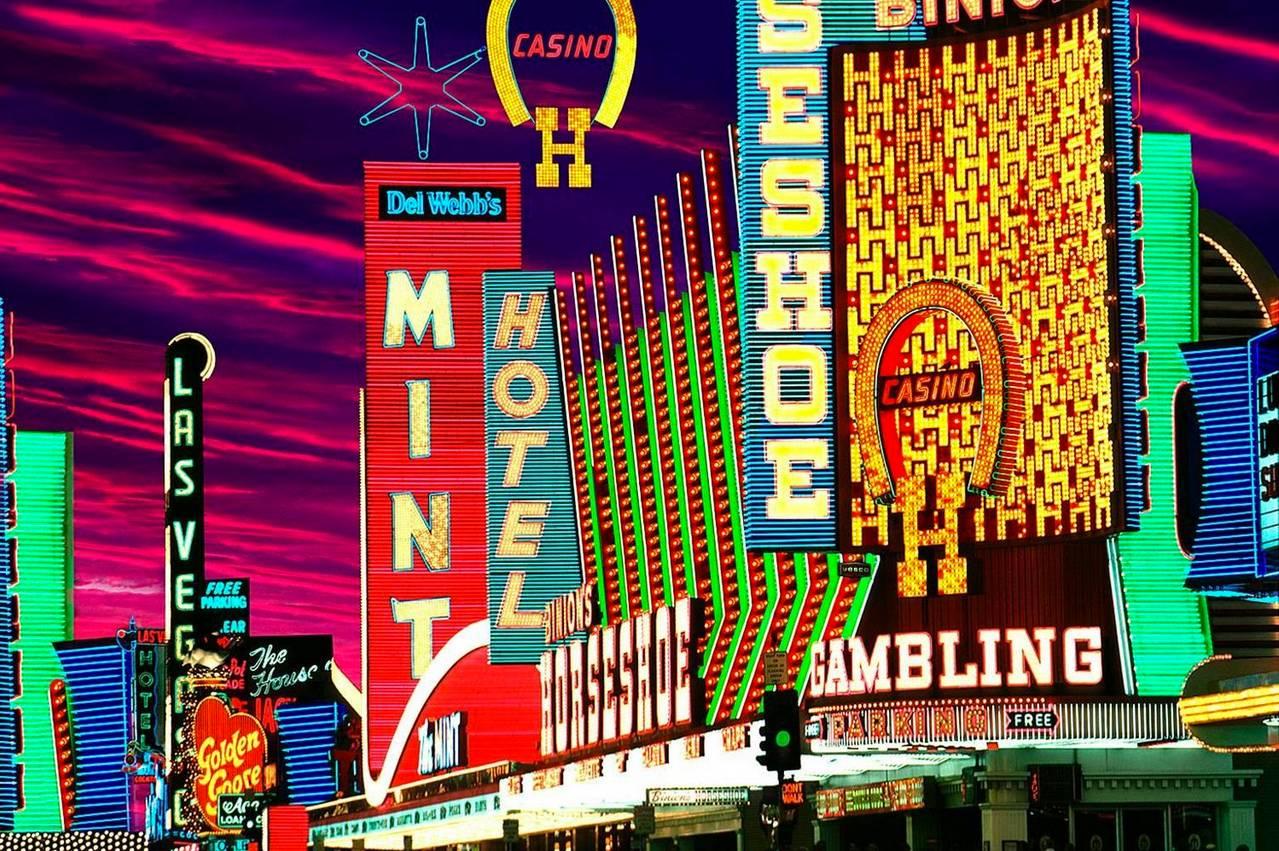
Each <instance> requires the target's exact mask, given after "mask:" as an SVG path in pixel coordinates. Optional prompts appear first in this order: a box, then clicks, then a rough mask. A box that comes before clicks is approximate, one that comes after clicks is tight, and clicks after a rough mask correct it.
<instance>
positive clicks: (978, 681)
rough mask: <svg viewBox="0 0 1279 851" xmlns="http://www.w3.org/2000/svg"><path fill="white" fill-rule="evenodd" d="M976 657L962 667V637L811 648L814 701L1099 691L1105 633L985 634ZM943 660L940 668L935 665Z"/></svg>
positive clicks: (837, 641)
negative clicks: (1059, 686)
mask: <svg viewBox="0 0 1279 851" xmlns="http://www.w3.org/2000/svg"><path fill="white" fill-rule="evenodd" d="M976 644H977V647H978V648H979V650H978V656H977V658H976V659H975V660H973V661H961V660H962V658H963V657H961V654H960V633H959V632H958V630H943V631H941V632H938V633H937V634H936V635H933V634H931V633H927V632H911V633H898V634H895V635H878V636H876V637H875V640H874V642H873V643H871V644H870V646H869V647H867V642H866V641H865V640H863V639H862V637H861V636H854V637H853V638H851V639H849V640H847V641H845V640H844V639H842V638H834V639H829V640H827V641H824V642H819V643H817V644H815V645H813V650H812V658H813V664H812V667H811V668H810V673H809V681H808V693H809V696H810V697H814V698H819V697H836V696H844V695H854V694H888V693H895V692H911V691H929V690H932V689H934V688H936V689H941V690H943V691H945V690H958V689H964V690H973V689H1000V690H1003V689H1005V688H1038V687H1041V686H1045V687H1046V686H1052V685H1054V684H1056V683H1057V682H1059V681H1060V682H1062V683H1065V684H1067V685H1072V686H1095V685H1098V684H1100V683H1101V682H1102V680H1103V679H1104V676H1105V667H1104V664H1103V655H1102V630H1101V627H1097V626H1094V627H1071V628H1068V629H1065V630H1062V631H1061V632H1060V634H1059V633H1058V630H1057V629H1056V628H1055V627H1037V628H1035V629H1012V628H1008V629H1002V630H1001V629H982V630H978V631H977V636H976ZM938 660H940V664H939V662H938Z"/></svg>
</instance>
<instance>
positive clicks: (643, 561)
mask: <svg viewBox="0 0 1279 851" xmlns="http://www.w3.org/2000/svg"><path fill="white" fill-rule="evenodd" d="M623 309H625V305H623ZM613 359H614V360H615V361H616V362H617V372H618V375H619V377H620V381H619V382H618V384H619V388H618V389H619V390H620V392H619V393H618V394H617V398H618V399H620V400H621V402H622V446H623V447H624V448H625V450H626V482H627V486H628V487H629V488H630V489H631V523H632V526H631V528H632V529H634V532H635V576H636V581H638V582H639V592H640V608H641V609H642V610H643V611H646V612H651V611H653V589H652V588H650V587H649V579H648V546H647V541H648V536H647V532H646V531H645V529H644V497H643V496H642V495H641V494H640V488H639V464H638V460H637V459H638V455H637V452H636V446H635V426H634V422H635V421H634V419H633V418H632V413H631V376H630V372H629V371H628V370H627V369H626V354H625V352H624V351H623V347H622V346H618V347H617V348H616V349H614V350H613Z"/></svg>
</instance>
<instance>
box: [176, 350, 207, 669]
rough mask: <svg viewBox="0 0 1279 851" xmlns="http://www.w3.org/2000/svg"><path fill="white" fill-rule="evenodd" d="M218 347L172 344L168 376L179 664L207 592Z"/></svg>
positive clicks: (188, 647)
mask: <svg viewBox="0 0 1279 851" xmlns="http://www.w3.org/2000/svg"><path fill="white" fill-rule="evenodd" d="M214 362H215V356H214V353H213V346H212V345H211V344H210V343H209V341H208V340H207V339H205V338H204V337H202V336H200V335H199V334H181V335H179V336H177V337H174V338H173V339H172V340H171V341H169V347H168V349H167V351H166V352H165V374H164V414H165V421H164V457H165V466H164V490H165V496H164V505H165V517H164V526H165V549H164V553H165V565H166V570H167V572H168V588H169V620H168V623H167V625H166V631H167V632H168V634H169V635H170V636H172V639H173V640H172V642H171V645H170V648H171V654H172V655H173V656H174V659H175V661H177V660H182V659H185V657H186V656H187V654H188V653H189V652H190V651H191V649H192V647H193V645H194V642H195V637H196V630H197V628H198V627H199V626H200V622H199V600H198V595H199V593H200V592H201V591H202V590H203V587H204V382H205V381H207V380H208V379H209V378H210V377H211V376H212V375H213V367H214Z"/></svg>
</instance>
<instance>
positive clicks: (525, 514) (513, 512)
mask: <svg viewBox="0 0 1279 851" xmlns="http://www.w3.org/2000/svg"><path fill="white" fill-rule="evenodd" d="M550 513H551V504H550V503H549V502H545V501H536V502H522V501H520V500H513V501H512V502H511V504H510V505H508V506H506V519H505V520H503V521H502V537H500V538H498V541H497V555H498V557H499V558H532V557H533V556H535V555H537V548H538V543H539V539H540V538H541V537H542V527H543V525H544V524H543V521H545V520H546V517H547V515H548V514H550ZM530 537H531V538H532V539H533V540H531V541H530V540H522V539H527V538H530Z"/></svg>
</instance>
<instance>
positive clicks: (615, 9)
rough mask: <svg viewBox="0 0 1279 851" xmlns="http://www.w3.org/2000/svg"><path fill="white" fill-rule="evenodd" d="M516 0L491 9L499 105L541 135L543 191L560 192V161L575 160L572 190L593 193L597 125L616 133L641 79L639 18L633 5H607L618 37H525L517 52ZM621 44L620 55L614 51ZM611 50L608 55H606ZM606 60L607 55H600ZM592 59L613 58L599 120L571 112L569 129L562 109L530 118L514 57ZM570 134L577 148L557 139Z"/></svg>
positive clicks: (491, 56)
mask: <svg viewBox="0 0 1279 851" xmlns="http://www.w3.org/2000/svg"><path fill="white" fill-rule="evenodd" d="M515 2H516V0H492V3H491V4H490V5H489V12H488V23H487V26H486V30H487V34H488V60H489V70H490V71H492V73H493V85H494V86H495V87H496V88H497V96H498V100H500V101H501V103H502V109H503V110H504V111H505V112H506V117H507V118H508V119H509V120H510V122H511V126H512V127H519V126H520V125H521V124H525V123H527V122H529V121H533V125H534V127H535V128H536V129H537V132H538V133H539V134H540V135H541V151H542V159H541V161H540V162H538V164H537V168H536V172H535V175H536V181H537V186H538V188H549V189H554V188H556V187H558V186H559V185H560V164H559V163H558V162H557V161H556V159H555V158H556V157H570V158H571V159H572V162H571V163H570V164H569V167H568V186H569V188H570V189H589V188H590V186H591V166H590V164H589V163H587V161H586V134H587V133H588V132H590V129H591V125H592V124H593V123H598V124H602V125H604V126H605V127H612V126H614V125H615V124H617V119H618V118H619V117H620V116H621V113H622V106H623V105H624V104H625V103H626V95H627V94H628V93H629V92H630V88H631V77H632V76H633V75H634V73H635V48H636V27H635V12H634V10H633V9H632V8H631V2H630V0H605V2H606V3H607V4H608V8H609V11H610V12H612V13H613V25H614V29H615V31H616V36H612V35H601V36H598V37H595V38H593V39H592V38H591V37H589V36H581V35H577V36H574V35H566V34H564V33H556V34H553V35H551V36H549V37H548V38H547V39H545V41H543V39H542V37H541V36H540V35H533V36H530V35H529V34H528V33H519V34H518V35H517V36H516V38H515V44H514V47H513V48H512V47H510V46H508V38H509V34H510V27H511V12H512V11H513V10H514V8H515ZM614 43H616V50H614ZM606 47H607V50H606V49H605V48H606ZM600 54H603V55H600ZM584 55H589V56H592V57H594V58H601V59H602V58H605V57H607V56H609V55H612V57H613V69H612V72H611V73H610V74H609V78H608V85H607V86H606V87H605V89H604V96H603V98H602V99H601V101H600V105H599V109H597V110H596V111H595V113H594V115H592V114H591V110H590V109H588V108H586V107H578V106H573V107H569V108H568V110H567V112H568V126H567V128H563V127H561V125H560V108H559V107H558V106H537V107H534V108H533V111H532V112H531V113H530V112H529V108H528V105H527V104H526V103H525V102H524V95H523V93H522V92H521V91H520V84H519V82H518V81H517V80H516V79H515V69H514V67H513V63H512V59H511V57H512V56H517V57H543V58H548V59H556V58H560V57H566V58H567V57H569V56H584ZM562 129H567V130H568V132H569V133H571V134H572V141H571V142H557V141H555V134H556V133H558V132H560V131H561V130H562Z"/></svg>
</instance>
